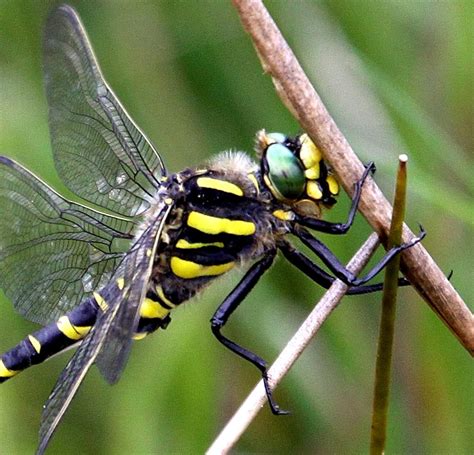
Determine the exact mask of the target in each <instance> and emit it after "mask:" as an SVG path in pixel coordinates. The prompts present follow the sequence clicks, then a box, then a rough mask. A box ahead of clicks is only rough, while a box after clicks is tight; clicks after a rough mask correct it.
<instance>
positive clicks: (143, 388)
mask: <svg viewBox="0 0 474 455" xmlns="http://www.w3.org/2000/svg"><path fill="white" fill-rule="evenodd" d="M56 3H57V2H53V1H33V0H30V1H20V0H0V153H1V154H4V155H8V156H11V157H14V158H15V159H17V160H19V161H20V162H22V163H23V164H25V165H26V166H28V167H29V168H31V169H32V170H33V171H35V172H36V173H37V174H39V175H40V176H41V177H43V178H44V179H46V180H47V181H48V182H50V183H51V184H53V185H54V186H55V187H57V188H62V187H61V186H60V184H59V181H58V178H57V177H56V175H55V171H54V167H53V162H52V157H51V149H50V145H49V136H48V125H47V106H46V101H45V97H44V94H43V85H42V73H41V34H42V27H43V23H44V21H45V17H46V15H47V12H48V10H49V9H50V8H51V7H52V6H53V5H54V4H56ZM71 4H72V5H74V6H75V7H76V8H77V10H78V11H79V13H80V15H81V17H82V20H83V22H84V24H85V26H86V29H87V31H88V32H89V35H90V38H91V41H92V44H93V46H94V48H95V50H96V53H97V56H98V58H99V62H100V63H101V66H102V69H103V71H104V73H105V76H106V78H107V80H108V81H109V83H110V84H111V86H112V87H113V88H114V90H115V92H116V93H117V95H118V96H119V98H120V99H121V100H122V102H123V103H124V105H125V106H126V107H127V110H128V111H129V113H130V114H131V115H132V116H133V118H134V119H135V120H136V122H137V123H138V124H139V125H140V126H141V128H142V129H143V130H144V131H145V132H146V133H147V135H148V136H149V137H150V138H151V140H152V141H153V142H154V143H155V145H156V146H157V148H158V149H159V150H160V151H161V153H162V155H163V157H164V160H165V162H166V163H167V165H168V168H169V169H170V170H171V171H179V170H181V169H183V168H184V167H186V166H193V165H196V164H198V163H201V162H202V161H203V160H205V159H206V158H208V157H210V156H212V155H213V154H214V153H216V152H218V151H221V150H225V149H229V148H232V149H240V150H246V151H249V152H251V149H252V146H253V137H254V133H255V131H256V130H258V129H259V128H262V127H265V128H266V129H267V130H270V131H274V130H276V131H282V132H287V133H297V132H299V131H300V130H299V126H298V125H297V124H296V122H295V121H294V119H293V118H292V117H291V115H290V114H289V113H288V111H287V110H286V109H285V108H284V107H283V106H282V104H281V102H280V101H279V99H278V98H277V96H276V95H275V93H274V90H273V87H272V84H271V81H270V79H269V78H268V77H267V76H265V75H264V73H263V71H262V68H261V66H260V64H259V61H258V59H257V57H256V55H255V52H254V50H253V48H252V45H251V43H250V40H249V38H248V37H247V36H246V34H245V33H244V32H243V31H242V28H241V26H240V23H239V19H238V17H237V14H236V12H235V11H234V9H233V7H232V5H231V3H230V2H228V1H199V2H197V1H191V0H189V1H179V2H178V1H154V2H147V1H85V0H84V1H71ZM267 6H268V8H269V10H270V12H271V13H272V15H273V16H274V18H275V20H276V22H277V23H278V25H279V26H280V27H281V29H282V31H283V33H284V34H285V36H286V37H287V39H288V40H289V42H290V44H291V45H292V46H293V48H294V51H295V52H296V54H297V56H298V57H299V58H300V61H301V63H302V65H303V67H304V68H305V70H306V71H307V73H308V75H309V77H310V79H311V80H312V81H313V82H314V84H315V86H316V88H317V89H318V90H319V93H320V95H321V97H322V98H323V100H324V102H325V103H326V105H327V106H328V108H329V110H330V112H331V113H332V115H333V116H334V118H335V119H336V122H337V123H338V125H339V127H340V128H341V129H342V130H343V132H344V133H345V134H346V136H347V138H348V139H349V141H350V142H351V144H352V145H353V147H354V149H355V150H356V151H357V152H358V153H359V155H360V157H361V159H362V160H363V161H369V160H374V161H375V162H376V163H377V168H378V171H377V174H376V179H377V181H378V183H379V184H380V186H381V187H382V188H383V190H384V191H385V192H386V194H387V196H388V197H389V198H391V197H392V194H393V190H392V189H393V186H394V174H395V169H396V162H397V156H398V154H400V153H408V155H409V157H410V161H409V179H410V182H409V201H408V203H409V209H408V214H407V221H408V223H409V224H410V225H411V226H412V227H413V228H414V229H416V224H417V223H418V222H421V223H422V224H423V225H424V226H425V228H426V230H427V231H428V236H427V238H426V240H425V241H424V245H425V246H426V248H427V249H428V250H429V251H430V253H431V254H432V255H433V257H434V258H435V260H436V261H437V262H438V264H439V265H440V266H441V267H442V269H443V270H444V271H445V272H446V273H449V271H450V270H451V269H454V276H453V278H452V282H453V284H454V285H455V287H456V288H457V289H458V290H459V292H460V293H461V295H462V296H463V297H464V298H465V300H466V301H467V302H472V297H473V292H472V282H473V279H474V276H473V265H472V254H473V251H474V250H473V246H474V245H473V221H474V216H473V211H472V195H473V187H472V184H473V180H472V175H473V159H472V155H471V153H472V150H473V135H472V126H473V124H472V119H473V115H472V114H473V112H472V109H473V104H474V103H473V101H474V99H473V90H472V89H473V29H474V28H473V20H472V19H473V7H472V3H471V2H470V1H469V0H467V1H465V2H462V1H457V2H456V1H451V2H449V1H446V2H428V1H421V2H411V1H408V0H407V1H403V0H402V1H387V2H373V1H356V0H353V1H337V2H336V1H327V2H326V1H318V2H316V1H315V2H311V1H298V2H296V1H295V2H291V1H275V2H267ZM340 200H341V202H340V204H338V206H337V207H336V208H335V209H334V210H333V211H332V212H331V214H329V218H330V219H332V220H343V219H345V217H346V213H347V208H348V199H347V197H346V196H342V197H341V198H340ZM0 216H1V214H0ZM369 233H370V228H369V227H368V225H367V223H366V222H365V221H364V220H363V219H362V218H361V217H359V219H358V220H357V222H356V224H355V227H354V229H353V230H352V231H351V232H350V234H349V235H347V236H344V237H343V238H330V236H321V238H323V240H324V241H325V242H326V243H327V244H328V245H329V246H330V247H331V248H332V249H333V250H334V251H335V252H336V254H337V255H338V256H339V257H340V258H341V259H343V260H344V261H347V260H348V259H349V258H350V257H351V255H352V254H353V253H354V252H355V251H356V249H357V247H358V246H359V245H360V244H361V243H362V242H363V241H364V239H365V238H366V237H367V236H368V235H369ZM18 279H20V280H21V279H22V277H18ZM238 279H239V274H238V273H237V274H234V275H233V276H232V277H230V278H228V279H224V280H222V281H220V282H219V283H218V284H217V285H214V287H213V288H212V289H211V290H209V291H208V292H206V293H204V295H202V296H201V297H200V299H198V300H199V301H198V302H197V303H194V304H190V305H185V306H184V307H183V308H180V309H178V310H177V311H176V312H175V314H174V317H173V323H172V324H171V325H170V327H169V328H168V329H167V330H166V332H160V333H157V334H155V335H153V336H151V337H149V338H147V339H146V340H145V341H143V342H140V343H137V344H136V345H135V347H134V349H133V352H132V356H131V358H130V361H129V364H128V367H127V369H126V371H125V373H124V375H123V378H122V379H121V381H120V382H119V383H118V384H117V385H116V386H114V387H109V386H108V385H107V384H106V383H105V382H104V381H103V380H102V379H101V378H100V376H99V374H98V372H97V370H96V369H95V368H94V369H93V370H92V371H91V373H90V374H89V375H88V377H87V379H86V381H85V383H84V385H83V387H82V388H81V390H80V392H79V394H78V396H77V398H76V399H75V400H74V402H73V404H72V406H71V408H70V410H69V412H68V413H67V415H66V417H65V419H64V422H63V423H62V424H61V426H60V427H59V430H58V432H57V434H56V436H55V438H54V440H53V442H52V444H51V447H50V451H49V453H51V454H54V453H57V454H59V453H64V452H65V451H66V450H67V451H70V452H72V453H81V454H89V453H90V454H92V453H100V454H122V453H202V452H203V451H204V450H205V449H206V447H208V445H209V444H210V443H211V441H212V440H213V438H214V437H215V436H216V434H217V433H218V431H219V430H220V429H221V428H222V426H223V424H224V423H225V422H226V420H227V419H228V418H229V417H230V416H231V415H232V413H233V412H234V410H235V409H236V408H237V407H238V405H239V403H240V402H241V401H242V400H243V399H244V398H245V396H246V395H247V393H248V391H249V390H250V389H251V388H253V386H254V384H255V383H256V381H257V379H258V374H257V371H256V369H255V368H253V367H252V366H250V365H248V364H246V363H244V362H243V361H242V360H240V359H239V358H237V357H236V356H234V355H232V354H231V353H230V352H228V351H227V350H226V349H224V348H223V347H222V346H221V345H220V344H219V343H218V342H217V341H216V340H215V339H214V337H213V336H212V334H211V332H210V329H209V322H208V321H209V319H210V317H211V315H212V313H213V311H214V309H215V308H216V307H217V305H218V304H219V302H220V301H221V300H222V299H223V297H224V296H225V295H226V293H227V292H228V291H229V290H230V289H231V288H232V286H233V285H234V284H235V283H236V282H237V280H238ZM321 295H322V290H321V289H320V288H319V287H318V286H316V285H313V284H312V283H310V282H309V281H308V279H306V278H305V277H304V276H303V275H301V274H300V273H299V272H298V271H297V270H295V269H293V268H291V267H290V266H289V265H287V264H286V263H285V262H284V261H283V260H280V261H278V262H277V264H276V265H275V266H274V267H273V269H272V270H271V272H270V273H269V274H268V276H266V277H265V278H264V279H263V280H262V282H261V283H260V284H259V285H258V287H257V288H256V289H255V291H254V292H253V293H252V294H251V295H250V296H249V297H248V298H247V300H246V302H245V303H244V304H243V305H242V307H241V309H240V310H239V311H238V312H237V314H236V315H235V316H234V317H233V319H232V322H231V323H230V324H229V327H228V328H226V330H225V332H226V333H227V334H228V335H229V336H230V337H232V338H234V339H235V340H238V341H241V342H242V343H243V344H244V345H245V346H247V347H250V348H251V349H253V350H254V351H255V352H257V353H259V354H260V355H262V356H264V357H265V358H266V359H267V360H268V361H272V360H273V359H274V358H275V356H276V355H277V353H278V352H279V351H280V350H281V349H282V347H283V346H284V345H285V343H286V341H287V340H288V339H289V338H290V337H291V335H292V334H293V333H294V331H295V330H296V328H297V327H298V326H299V324H300V323H301V322H302V320H303V319H304V318H305V316H306V315H307V314H308V312H309V311H310V309H311V308H312V306H313V305H314V303H315V302H316V301H317V300H318V299H319V297H320V296H321ZM0 297H1V298H2V300H1V302H0V308H1V318H0V333H1V336H0V350H1V351H4V350H7V349H9V348H10V347H12V346H13V345H14V344H15V343H17V342H18V341H19V340H20V339H21V338H23V337H24V336H25V335H26V334H27V333H29V332H30V331H32V330H35V329H36V327H34V325H33V324H30V323H28V322H27V321H24V320H23V319H22V318H21V317H20V316H18V315H16V314H15V313H14V311H13V309H12V306H11V304H10V303H9V302H8V301H7V300H6V299H4V298H3V296H0ZM379 313H380V296H379V295H375V296H369V297H367V296H359V297H347V298H345V299H344V301H343V303H342V305H341V306H340V307H339V308H338V309H337V311H336V312H335V313H334V314H333V315H332V316H331V317H330V319H329V320H328V321H327V323H326V324H325V325H324V326H323V328H322V330H321V331H320V333H319V334H318V336H317V337H316V339H315V340H314V342H313V343H312V344H311V346H310V348H309V349H308V350H307V351H306V352H305V354H304V355H303V356H302V357H301V359H299V361H298V362H297V364H296V366H295V367H294V368H293V369H292V371H291V372H290V373H289V375H288V376H287V377H286V378H285V380H284V381H283V383H282V385H281V386H280V387H279V388H278V389H277V391H276V399H277V400H278V402H279V403H280V405H281V406H282V407H284V408H287V409H290V410H291V411H292V415H291V416H288V417H274V416H272V415H271V413H270V412H269V410H268V408H267V407H265V408H264V409H262V411H261V413H260V415H259V416H258V418H257V419H256V420H255V421H254V422H253V423H252V425H251V427H250V429H249V430H248V431H247V432H246V434H245V435H244V436H243V438H242V439H241V441H240V442H239V443H238V445H237V447H236V449H235V453H312V454H326V453H337V454H342V453H344V454H346V453H365V452H367V450H368V446H369V433H370V415H371V402H372V398H371V395H372V387H373V370H374V362H375V349H376V339H377V327H378V319H379ZM67 357H68V354H66V355H64V356H60V357H57V358H55V359H53V360H51V361H49V362H47V364H44V365H41V366H38V367H35V368H33V369H31V370H29V371H27V372H25V373H24V374H21V375H20V376H19V377H18V378H15V379H14V380H12V381H9V382H8V383H6V384H5V385H2V386H1V389H0V441H1V447H0V453H2V454H23V453H32V452H33V450H34V447H35V444H36V441H37V430H38V426H39V421H40V414H41V409H42V405H43V403H44V402H45V400H46V398H47V396H48V394H49V392H50V390H51V388H52V387H53V385H54V383H55V381H56V378H57V376H58V374H59V372H60V371H61V369H62V368H63V367H64V366H65V364H66V362H67ZM473 372H474V370H473V366H472V360H471V358H470V357H469V355H468V354H467V353H466V351H464V350H463V348H462V347H461V346H460V344H459V343H458V342H457V341H456V339H455V338H454V337H453V336H452V335H451V334H450V332H449V331H448V330H447V329H446V327H445V326H444V325H443V324H442V323H441V322H440V321H439V320H438V319H437V317H436V316H435V315H434V314H433V312H432V311H431V310H430V309H429V308H428V307H427V305H426V304H425V303H424V302H423V301H422V300H421V299H420V298H419V297H418V296H417V295H416V293H415V292H413V291H412V290H410V289H403V290H402V291H401V292H400V303H399V308H398V315H397V333H396V342H395V354H394V373H393V388H392V395H391V407H390V417H389V425H390V429H389V436H388V447H387V453H419V454H422V453H423V454H427V453H428V454H435V453H436V454H441V453H443V454H447V453H449V454H463V453H464V454H467V453H473V452H474V443H473V437H472V430H473V427H472V422H473V418H474V404H473V386H474V384H473V379H472V378H473Z"/></svg>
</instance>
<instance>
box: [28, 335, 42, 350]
mask: <svg viewBox="0 0 474 455" xmlns="http://www.w3.org/2000/svg"><path fill="white" fill-rule="evenodd" d="M28 340H30V343H31V346H33V348H34V349H35V351H36V352H37V353H38V354H39V353H40V351H41V343H40V342H39V341H38V340H37V339H36V338H35V337H34V336H33V335H28Z"/></svg>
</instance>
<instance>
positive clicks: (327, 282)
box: [279, 242, 411, 295]
mask: <svg viewBox="0 0 474 455" xmlns="http://www.w3.org/2000/svg"><path fill="white" fill-rule="evenodd" d="M279 248H280V250H281V252H282V253H283V256H285V258H286V259H287V260H288V262H290V263H291V264H293V265H294V266H295V267H297V268H298V269H299V270H300V271H301V272H303V273H304V274H305V275H306V276H307V277H308V278H310V279H311V280H313V281H314V282H315V283H317V284H319V285H320V286H322V287H323V288H325V289H328V288H329V287H330V286H331V285H332V283H333V282H334V281H335V280H336V278H335V277H333V276H332V275H330V274H329V273H327V272H326V271H324V270H323V269H322V268H320V267H319V266H318V265H316V264H315V263H314V262H313V261H311V259H309V258H308V257H307V256H306V255H305V254H303V253H302V252H301V251H298V250H297V249H296V248H294V247H293V245H291V244H290V243H288V242H282V243H281V244H280V245H279ZM410 284H411V283H410V282H409V281H408V280H407V279H406V278H403V277H402V278H399V279H398V285H399V286H410ZM382 289H383V283H376V284H370V285H366V286H364V285H359V286H352V287H350V288H349V290H348V291H347V294H350V295H357V294H369V293H371V292H378V291H381V290H382Z"/></svg>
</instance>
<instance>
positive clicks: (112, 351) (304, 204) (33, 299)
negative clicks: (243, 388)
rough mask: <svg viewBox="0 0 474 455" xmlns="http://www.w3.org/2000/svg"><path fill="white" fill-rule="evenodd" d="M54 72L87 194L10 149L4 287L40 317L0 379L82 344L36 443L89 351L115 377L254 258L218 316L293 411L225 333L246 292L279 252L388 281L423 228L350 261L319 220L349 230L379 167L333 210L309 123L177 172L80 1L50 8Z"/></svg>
mask: <svg viewBox="0 0 474 455" xmlns="http://www.w3.org/2000/svg"><path fill="white" fill-rule="evenodd" d="M44 72H45V85H46V94H47V101H48V106H49V127H50V133H51V143H52V149H53V154H54V161H55V166H56V169H57V171H58V174H59V176H60V178H61V179H62V181H63V182H64V183H65V184H66V186H67V187H68V188H69V189H70V190H71V191H72V192H73V193H74V194H75V195H76V196H78V198H80V199H81V200H83V201H84V204H81V203H78V202H73V201H70V200H68V199H66V198H64V197H62V196H61V195H60V194H58V193H57V192H56V191H55V190H54V189H52V188H51V187H50V186H48V185H47V184H46V183H44V182H43V181H42V180H40V179H39V178H38V177H37V176H35V175H34V174H33V173H31V172H30V171H29V170H27V169H26V168H25V167H23V166H22V165H21V164H19V163H17V162H15V161H13V160H11V159H9V158H7V157H4V156H1V157H0V212H1V213H2V217H1V219H0V287H1V288H2V289H3V291H4V293H5V295H6V296H7V297H8V298H9V299H10V300H11V301H12V303H13V305H14V307H15V309H16V310H17V311H18V312H19V313H20V314H21V315H22V316H24V317H25V318H27V319H29V320H31V321H34V322H37V323H39V324H41V325H42V326H43V327H42V328H41V329H39V330H38V331H36V332H34V333H32V334H30V335H28V336H27V337H25V338H24V339H23V340H22V341H21V342H20V343H19V344H18V345H16V346H15V347H14V348H13V349H11V350H10V351H8V352H7V353H5V354H4V355H3V356H1V357H0V382H5V381H6V380H8V379H10V378H12V377H13V376H16V375H17V374H18V373H19V372H21V371H23V370H25V369H26V368H28V367H29V366H31V365H35V364H38V363H41V362H44V361H45V360H47V359H48V358H50V357H51V356H53V355H56V354H58V353H61V352H63V351H65V350H67V349H69V348H71V347H77V349H76V351H75V353H74V355H73V356H72V358H71V359H70V361H69V363H68V364H67V366H66V367H65V369H64V370H63V372H62V373H61V375H60V377H59V378H58V380H57V382H56V385H55V386H54V388H53V391H52V392H51V395H50V396H49V398H48V400H47V402H46V405H45V407H44V410H43V415H42V420H41V426H40V440H39V446H38V452H37V453H39V454H42V453H44V451H45V450H46V447H47V445H48V443H49V441H50V439H51V437H52V435H53V433H54V431H55V430H56V428H57V426H58V424H59V422H60V421H61V419H62V417H63V415H64V413H65V412H66V410H67V408H68V406H69V404H70V403H71V400H72V399H73V397H74V395H75V394H76V392H77V390H78V388H79V386H80V384H81V383H82V381H83V380H84V378H85V376H86V374H87V372H88V370H89V369H90V367H91V366H92V365H94V364H95V365H97V367H98V369H99V371H100V373H101V374H102V375H103V377H104V378H105V379H106V380H107V381H108V382H109V383H111V384H113V383H115V382H117V381H118V379H119V378H120V376H121V374H122V372H123V370H124V367H125V365H126V363H127V359H128V357H129V354H130V349H131V346H132V343H133V340H137V339H141V338H143V337H145V336H146V335H148V334H150V333H152V332H154V331H156V330H158V329H160V328H161V329H165V328H166V327H167V326H168V324H169V323H170V321H171V318H170V313H171V311H172V310H173V309H174V308H175V307H177V306H179V305H180V304H182V303H183V302H187V301H188V300H190V299H192V298H193V297H194V296H195V295H196V294H198V293H200V292H201V291H202V290H204V289H205V288H206V287H208V286H209V285H210V284H212V283H214V282H215V281H216V279H217V278H219V277H221V276H222V275H224V274H226V273H228V272H230V271H231V270H233V269H235V268H237V267H238V266H241V265H246V266H247V271H246V273H245V275H244V276H243V278H242V279H241V281H240V282H239V283H238V284H237V286H236V287H235V288H234V289H233V290H232V291H231V292H230V293H229V294H228V295H227V297H225V299H224V300H223V302H222V304H221V305H220V306H219V307H218V309H217V310H216V312H215V314H214V315H213V316H212V318H211V330H212V333H213V334H214V335H215V337H216V338H217V340H218V341H219V342H221V343H222V344H223V345H224V346H225V347H227V348H228V349H230V350H231V351H232V352H234V353H235V354H237V355H239V356H240V357H242V358H243V359H245V360H246V361H248V362H250V363H252V364H253V365H255V366H256V367H257V368H258V370H259V371H260V374H261V376H262V378H263V381H264V385H265V390H266V394H267V397H268V403H269V405H270V409H271V411H272V412H273V413H274V414H285V413H286V411H284V410H282V409H280V407H279V406H278V405H277V403H276V402H275V400H274V398H273V396H272V392H271V390H270V386H269V384H268V377H267V367H266V362H265V361H264V360H263V359H262V358H261V357H260V356H258V355H257V354H255V353H253V352H251V351H250V350H248V349H246V348H245V347H243V346H241V345H240V344H238V343H237V342H235V341H233V340H231V339H229V338H227V337H226V336H225V335H224V334H223V333H222V329H223V327H224V326H225V324H226V323H227V321H228V320H229V318H230V316H231V315H232V314H233V313H234V311H235V310H236V309H237V308H238V306H239V304H240V303H241V302H242V301H243V300H244V299H245V297H246V296H247V295H248V294H249V293H250V292H251V290H252V289H253V288H254V286H255V285H256V284H257V282H258V280H259V279H260V278H261V277H262V275H263V274H264V273H265V272H267V271H268V269H269V268H270V266H271V265H272V264H273V262H274V260H275V258H276V257H277V254H278V253H280V254H282V255H283V257H284V258H286V259H287V260H288V261H289V262H290V263H291V264H293V265H294V266H295V267H296V268H298V269H299V270H300V271H301V272H302V273H303V274H304V275H306V276H307V277H308V278H309V279H311V280H313V281H314V282H316V283H318V284H319V285H321V286H323V287H324V288H328V287H329V286H330V285H331V284H332V283H333V282H334V280H335V279H340V280H342V281H343V282H344V283H346V284H347V285H349V286H350V287H349V290H348V294H362V293H369V292H375V291H379V290H380V289H381V288H382V285H381V284H380V283H376V284H366V283H367V282H368V281H369V280H371V279H372V278H373V277H374V276H375V275H377V274H378V273H379V272H380V271H381V270H382V269H383V268H384V267H385V266H386V264H387V263H388V262H389V261H390V260H391V259H392V258H393V257H394V256H395V255H396V254H399V253H400V252H401V251H403V250H405V249H407V248H410V247H411V246H412V245H414V244H416V243H417V242H419V241H420V240H421V239H422V238H423V237H424V235H425V233H424V231H423V230H421V232H420V235H419V236H418V237H416V238H415V239H414V240H413V241H411V242H409V243H405V244H402V245H400V246H397V247H394V248H392V249H390V250H388V251H387V252H386V253H385V255H384V256H383V258H382V259H381V260H380V261H379V262H378V263H377V264H376V265H375V266H374V267H373V268H372V269H371V270H370V271H369V272H367V274H366V275H365V276H363V277H357V276H355V275H354V274H352V273H351V272H350V271H349V270H347V269H346V268H345V267H344V266H343V265H342V263H341V262H340V261H339V260H338V259H337V257H336V256H335V255H334V254H333V253H332V252H331V251H330V250H329V248H327V247H326V246H325V245H324V244H323V243H322V242H321V241H320V240H319V239H318V238H317V237H315V236H314V235H313V232H312V231H317V232H324V233H329V234H335V235H343V234H345V233H347V231H348V230H349V228H350V227H351V225H352V223H353V220H354V217H355V214H356V211H357V206H358V203H359V199H360V195H361V191H362V187H363V184H364V181H365V180H366V179H367V178H368V177H369V176H370V174H371V173H372V172H373V171H374V166H373V164H369V165H368V166H366V169H365V172H364V173H363V175H362V176H361V178H360V180H359V181H358V182H357V184H356V185H355V189H354V195H353V198H352V204H351V208H350V211H349V214H348V218H347V221H346V222H344V223H332V222H328V221H325V220H323V219H321V217H322V214H323V212H324V210H326V209H329V208H331V207H332V206H333V205H334V204H335V203H336V200H337V196H338V194H339V184H338V182H337V179H336V177H335V175H334V174H333V172H332V171H331V169H330V167H329V166H328V164H327V163H326V162H325V161H324V159H323V156H322V154H321V152H320V150H319V149H318V147H317V146H316V145H315V143H314V142H313V141H312V140H311V139H310V137H309V136H308V135H307V134H306V133H303V134H299V135H296V136H294V137H290V136H286V135H284V134H281V133H267V132H266V131H264V130H261V131H259V132H258V133H257V136H256V152H257V159H256V160H254V159H252V158H250V157H249V156H248V155H247V154H245V153H243V152H224V153H221V154H218V155H217V156H215V157H214V158H213V159H211V160H210V161H209V162H207V163H205V164H204V165H203V166H201V167H197V168H189V169H185V170H183V171H181V172H178V173H174V174H169V173H168V172H167V170H166V167H165V165H164V163H163V160H162V158H161V156H160V154H159V153H158V152H157V150H156V149H155V147H154V146H153V145H152V143H151V142H150V140H149V139H148V138H147V137H146V136H145V134H144V133H143V132H142V131H141V130H140V128H139V127H138V126H137V125H136V124H135V122H134V121H133V120H132V119H131V117H130V116H129V115H128V114H127V112H126V110H125V108H124V107H123V106H122V104H121V103H120V101H119V100H118V98H117V97H116V96H115V94H114V92H113V91H112V89H111V88H110V87H109V85H108V84H107V82H106V81H105V79H104V77H103V75H102V72H101V70H100V67H99V64H98V63H97V59H96V57H95V55H94V52H93V50H92V47H91V45H90V42H89V39H88V37H87V34H86V32H85V29H84V27H83V25H82V23H81V21H80V19H79V17H78V15H77V13H76V12H75V11H74V9H73V8H71V7H70V6H67V5H63V6H60V7H58V8H56V9H54V10H53V11H52V12H51V13H50V15H49V17H48V19H47V23H46V26H45V39H44ZM290 236H295V237H297V238H298V239H300V240H301V242H302V243H303V244H304V245H306V247H307V248H308V250H309V251H310V252H311V253H312V254H314V255H315V257H316V258H319V259H320V260H321V261H322V263H323V264H324V265H325V266H326V268H327V270H328V271H326V270H325V269H324V268H322V267H321V266H319V265H318V264H316V263H315V262H314V260H313V258H311V257H310V256H309V255H308V254H306V253H304V252H302V251H299V250H298V249H297V248H296V247H295V246H294V245H293V244H292V243H291V241H290V239H289V237H290ZM399 284H400V285H408V284H409V283H408V281H406V280H405V279H404V278H400V279H399Z"/></svg>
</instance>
